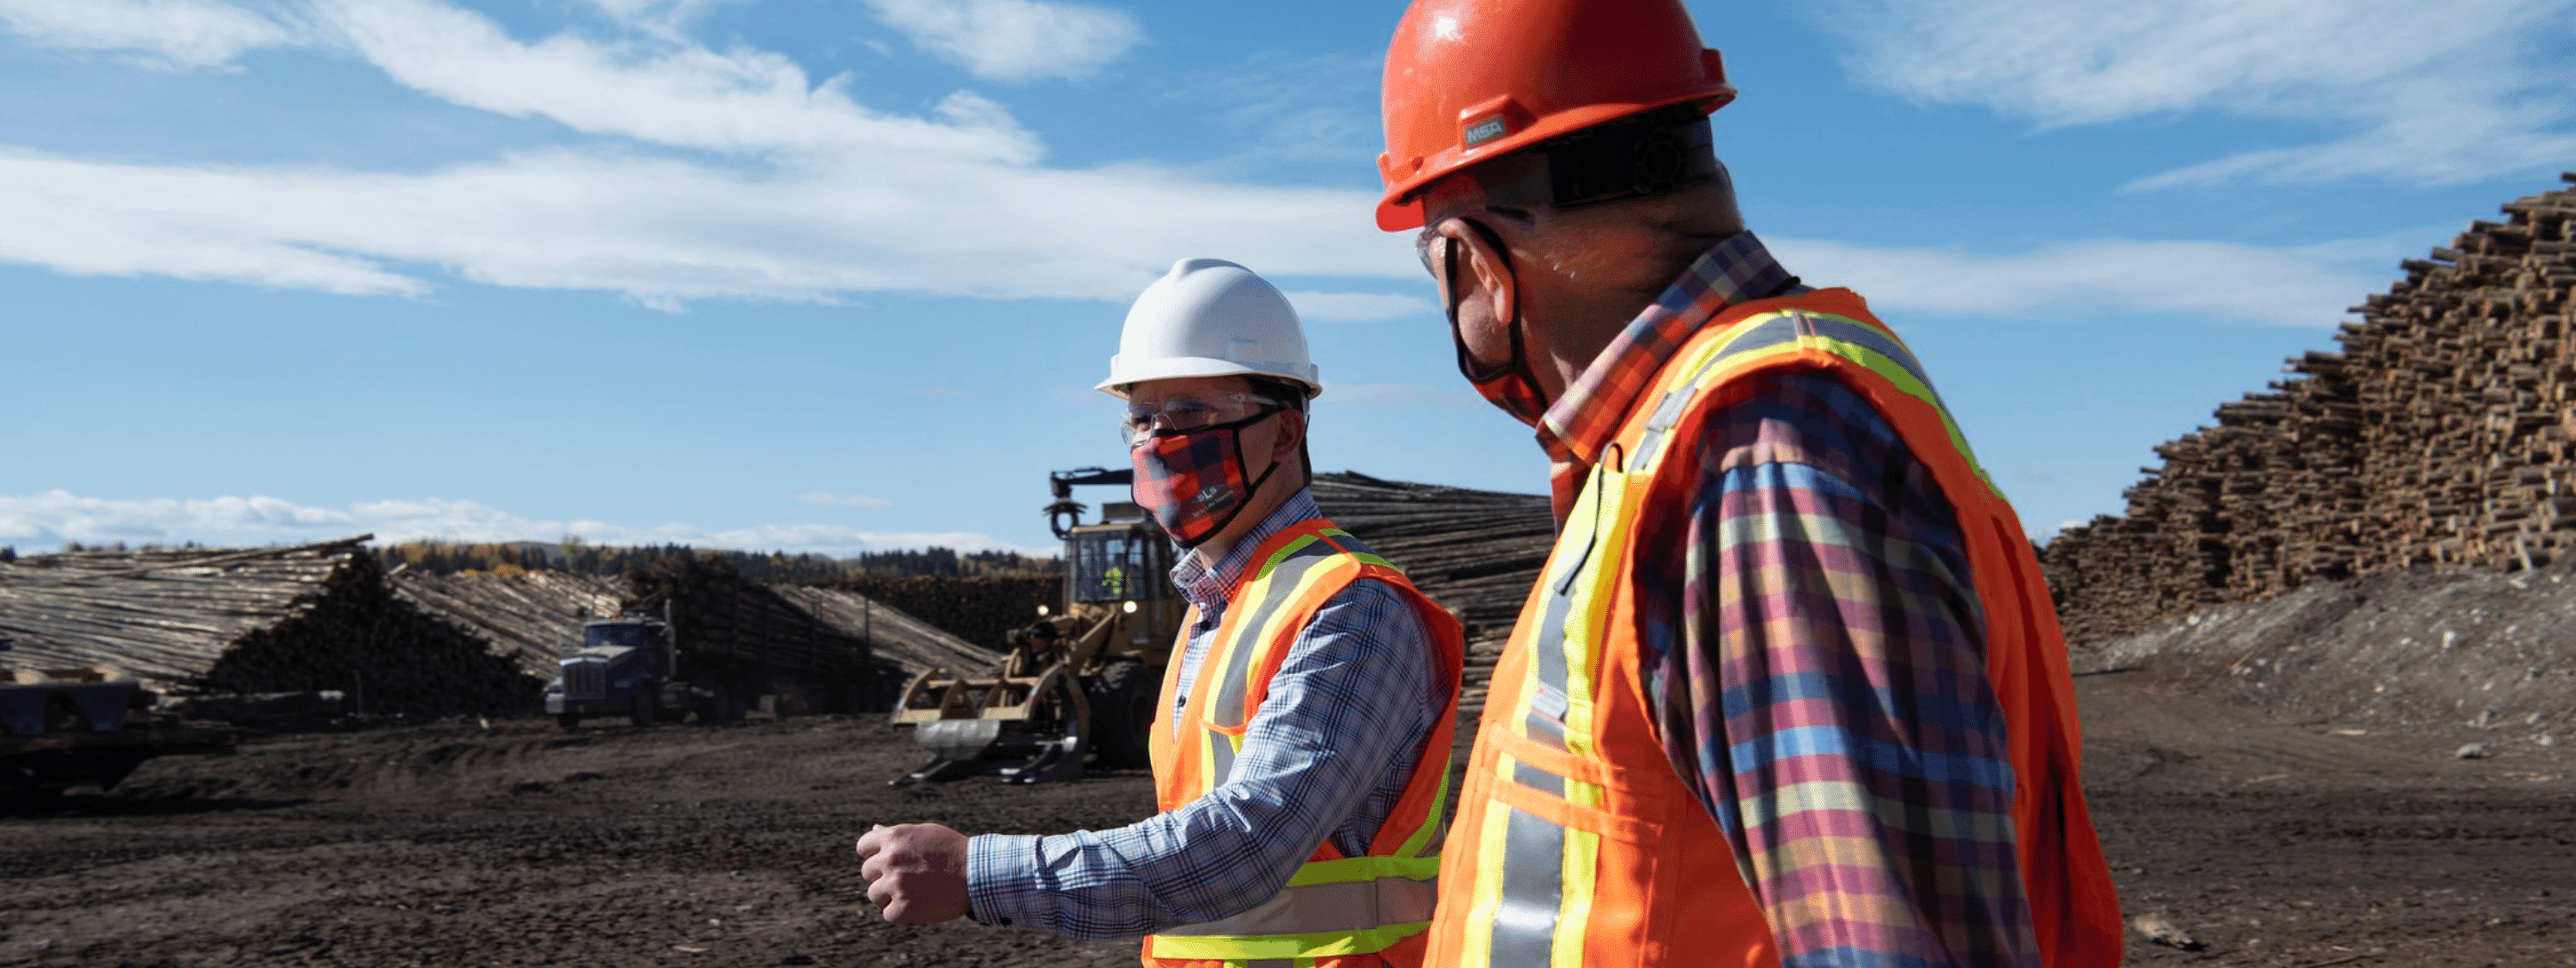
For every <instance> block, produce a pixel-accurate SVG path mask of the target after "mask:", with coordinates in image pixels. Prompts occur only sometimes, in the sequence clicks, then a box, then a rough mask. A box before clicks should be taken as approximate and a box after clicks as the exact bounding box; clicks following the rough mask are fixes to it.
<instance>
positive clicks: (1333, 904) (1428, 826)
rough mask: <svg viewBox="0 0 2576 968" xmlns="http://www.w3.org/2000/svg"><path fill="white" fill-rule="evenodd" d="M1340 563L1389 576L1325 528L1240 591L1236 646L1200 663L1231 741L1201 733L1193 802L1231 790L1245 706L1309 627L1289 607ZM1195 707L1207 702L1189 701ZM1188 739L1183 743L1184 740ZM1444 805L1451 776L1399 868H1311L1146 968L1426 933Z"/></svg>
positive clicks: (1171, 938) (1339, 862)
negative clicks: (1282, 652) (1273, 653)
mask: <svg viewBox="0 0 2576 968" xmlns="http://www.w3.org/2000/svg"><path fill="white" fill-rule="evenodd" d="M1345 542H1348V543H1347V544H1346V543H1345ZM1339 559H1348V560H1350V561H1353V562H1357V563H1360V564H1372V565H1380V566H1383V567H1387V568H1389V569H1393V568H1394V566H1393V565H1390V564H1387V562H1386V560H1385V559H1383V558H1380V557H1378V556H1377V555H1374V554H1370V553H1368V552H1365V551H1362V550H1359V549H1358V547H1356V539H1351V537H1350V533H1349V532H1346V531H1343V530H1341V529H1338V528H1323V529H1318V530H1317V531H1316V532H1315V533H1314V534H1310V535H1306V536H1303V537H1300V538H1298V539H1296V540H1293V541H1290V542H1289V543H1288V544H1287V545H1285V546H1284V547H1282V548H1280V549H1279V550H1278V551H1277V552H1274V553H1272V555H1271V556H1270V558H1269V559H1268V560H1265V561H1262V562H1260V563H1259V564H1258V565H1257V566H1256V567H1255V569H1254V571H1253V577H1252V578H1251V579H1250V580H1249V581H1247V582H1245V583H1244V586H1243V591H1242V592H1241V593H1240V594H1239V595H1238V596H1237V601H1236V602H1235V604H1234V606H1233V607H1236V608H1247V609H1251V611H1249V612H1245V613H1243V614H1244V616H1245V619H1244V621H1243V622H1242V623H1241V624H1240V625H1239V626H1237V627H1236V628H1235V629H1234V633H1233V634H1232V635H1229V636H1225V637H1223V638H1221V639H1219V640H1218V641H1216V642H1214V643H1211V645H1210V648H1209V653H1208V655H1207V656H1206V657H1205V658H1204V659H1203V660H1202V661H1204V662H1208V663H1211V667H1212V668H1213V669H1214V670H1215V671H1214V673H1212V674H1213V675H1214V677H1215V678H1214V680H1213V681H1212V683H1211V690H1212V693H1213V694H1212V695H1210V696H1208V697H1206V701H1207V703H1208V705H1207V706H1206V707H1205V709H1206V711H1205V712H1204V713H1203V714H1202V722H1203V723H1204V724H1205V725H1206V726H1209V727H1214V726H1224V727H1226V730H1230V732H1228V731H1221V730H1218V729H1214V728H1203V729H1201V730H1200V732H1201V734H1202V736H1201V737H1200V738H1199V741H1198V747H1199V750H1200V754H1201V756H1202V759H1201V765H1202V766H1203V767H1204V768H1203V769H1202V770H1200V772H1199V776H1200V778H1201V780H1202V782H1204V783H1205V784H1206V786H1205V787H1204V788H1202V789H1201V790H1199V791H1197V792H1198V795H1200V796H1205V795H1206V794H1207V792H1208V791H1209V790H1213V789H1215V788H1216V787H1218V786H1220V785H1222V784H1224V783H1225V781H1226V778H1227V777H1228V776H1229V775H1230V774H1231V772H1232V770H1233V766H1234V758H1235V756H1236V755H1237V754H1238V753H1240V752H1241V751H1242V747H1243V733H1242V730H1243V728H1244V727H1245V726H1246V725H1248V722H1249V720H1250V718H1251V709H1250V705H1251V701H1250V696H1251V693H1252V690H1253V688H1254V687H1255V686H1256V685H1257V683H1255V682H1253V681H1252V680H1253V677H1254V676H1255V675H1257V674H1258V673H1259V670H1261V669H1263V668H1265V667H1266V666H1267V665H1268V663H1267V661H1266V659H1267V658H1268V652H1269V650H1271V649H1273V648H1286V647H1287V646H1288V645H1289V644H1290V642H1291V641H1293V639H1294V636H1293V635H1292V634H1289V633H1291V632H1293V631H1294V630H1292V629H1287V628H1284V627H1282V623H1285V622H1291V621H1299V620H1302V619H1303V618H1304V616H1302V615H1297V614H1291V613H1290V611H1289V606H1290V605H1291V604H1292V603H1295V602H1299V601H1305V600H1308V599H1309V598H1310V596H1311V594H1312V593H1313V591H1314V589H1315V587H1316V584H1317V583H1318V582H1322V581H1326V580H1328V579H1330V578H1332V577H1333V576H1334V575H1336V574H1347V572H1346V571H1344V570H1343V569H1341V568H1336V567H1333V566H1334V565H1335V564H1336V563H1337V560H1339ZM1191 701H1192V702H1198V701H1200V699H1199V697H1192V699H1191ZM1183 739H1184V741H1187V740H1188V737H1184V738H1183ZM1425 755H1440V756H1444V757H1445V756H1447V755H1448V751H1447V750H1426V751H1425ZM1447 796H1448V783H1447V777H1446V776H1445V775H1444V776H1443V777H1442V783H1441V798H1442V800H1441V803H1440V804H1435V805H1434V807H1433V809H1432V810H1431V811H1430V813H1429V815H1428V816H1427V817H1425V818H1424V821H1423V824H1422V825H1421V826H1420V827H1418V828H1416V829H1415V830H1413V831H1411V832H1410V833H1408V834H1407V835H1406V838H1405V840H1404V843H1403V845H1402V847H1400V848H1399V849H1398V852H1397V855H1396V856H1393V857H1346V858H1338V859H1334V860H1321V861H1317V860H1310V861H1307V862H1306V863H1305V864H1303V865H1300V866H1299V867H1298V868H1297V872H1296V873H1295V874H1293V875H1291V876H1290V878H1289V880H1288V884H1287V885H1286V886H1285V887H1283V888H1282V889H1281V890H1280V892H1279V893H1278V894H1275V895H1272V896H1271V897H1270V898H1269V899H1268V900H1266V901H1263V902H1262V903H1261V904H1259V905H1258V906H1255V907H1254V908H1252V909H1251V910H1248V911H1245V912H1243V913H1241V914H1237V915H1234V916H1233V917H1228V918H1223V919H1220V920H1217V921H1211V922H1207V923H1204V924H1193V925H1185V926H1182V927H1177V928H1172V929H1169V930H1166V931H1162V932H1159V933H1157V934H1155V935H1154V936H1153V939H1152V941H1151V945H1152V947H1151V948H1150V949H1149V950H1150V951H1151V953H1152V954H1151V956H1152V957H1154V958H1181V959H1200V960H1215V961H1236V962H1250V961H1280V962H1281V964H1283V965H1288V964H1294V963H1295V962H1297V961H1301V960H1302V961H1304V962H1306V963H1308V964H1311V963H1312V960H1313V959H1315V958H1319V957H1332V956H1338V955H1355V954H1369V953H1372V952H1377V951H1384V950H1386V949H1387V948H1388V947H1391V946H1393V945H1394V944H1395V943H1397V942H1399V941H1402V940H1404V939H1406V938H1408V937H1412V936H1413V935H1416V934H1420V933H1422V932H1423V931H1426V930H1429V928H1430V924H1431V914H1432V909H1433V906H1434V903H1435V902H1436V901H1438V899H1439V896H1440V889H1439V875H1440V857H1439V854H1438V846H1439V844H1438V834H1439V828H1440V824H1441V822H1442V817H1441V813H1442V811H1441V809H1440V807H1441V806H1442V805H1445V802H1446V798H1447ZM1390 819H1392V818H1390Z"/></svg>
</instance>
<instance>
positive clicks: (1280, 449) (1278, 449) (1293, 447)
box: [1270, 410, 1306, 461]
mask: <svg viewBox="0 0 2576 968" xmlns="http://www.w3.org/2000/svg"><path fill="white" fill-rule="evenodd" d="M1305 443H1306V414H1305V413H1304V412H1303V411H1298V410H1282V411H1279V439H1278V440H1277V441H1274V442H1272V443H1271V445H1270V459H1271V460H1275V461H1285V460H1287V459H1288V455H1290V454H1294V453H1296V452H1297V448H1298V447H1300V446H1302V445H1304V444H1305Z"/></svg>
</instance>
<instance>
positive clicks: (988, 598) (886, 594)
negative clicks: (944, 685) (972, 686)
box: [823, 575, 1064, 671]
mask: <svg viewBox="0 0 2576 968" xmlns="http://www.w3.org/2000/svg"><path fill="white" fill-rule="evenodd" d="M823 587H826V588H833V589H838V590H840V591H844V592H849V593H853V594H857V595H862V596H865V597H867V598H869V599H872V600H874V601H876V602H877V603H878V604H880V605H888V606H893V607H894V608H897V609H900V610H902V611H903V613H904V614H906V615H909V616H914V617H917V618H919V619H920V620H921V621H923V622H926V623H928V624H929V625H930V626H932V627H934V628H937V629H940V630H943V631H945V632H947V633H949V634H950V635H951V636H953V637H955V638H958V639H962V640H964V641H965V642H966V643H968V644H969V647H970V648H973V649H975V650H977V651H978V652H989V653H990V655H991V657H990V658H986V659H983V660H982V664H980V665H974V666H968V667H965V668H966V669H969V670H976V671H980V670H982V669H983V668H984V666H987V665H991V664H992V663H994V662H996V661H999V660H1000V655H1001V653H1000V652H999V651H998V650H1000V649H1001V648H1002V646H1003V643H1005V642H1007V641H1009V640H1010V639H1009V636H1010V633H1011V630H1013V629H1017V628H1022V627H1025V626H1027V625H1028V624H1029V623H1031V622H1035V621H1037V619H1038V606H1040V605H1050V606H1052V605H1060V604H1062V603H1063V602H1064V579H1063V578H1062V577H1060V576H1056V575H1031V576H994V575H979V576H975V577H972V578H951V577H945V576H935V575H915V576H912V577H909V578H893V577H888V576H884V575H851V576H848V577H845V578H842V579H840V580H838V581H834V582H831V583H829V584H827V585H825V586H823ZM957 658H960V659H963V658H965V656H958V657H957ZM946 668H948V669H949V670H950V671H960V669H959V667H957V666H946Z"/></svg>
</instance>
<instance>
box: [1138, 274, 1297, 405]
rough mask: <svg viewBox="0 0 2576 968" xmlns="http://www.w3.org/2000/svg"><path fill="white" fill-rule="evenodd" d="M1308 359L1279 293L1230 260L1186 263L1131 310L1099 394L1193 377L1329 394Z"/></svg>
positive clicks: (1150, 288) (1285, 300)
mask: <svg viewBox="0 0 2576 968" xmlns="http://www.w3.org/2000/svg"><path fill="white" fill-rule="evenodd" d="M1315 374H1316V370H1315V364H1314V363H1313V362H1312V361H1310V360H1308V359H1307V358H1306V331H1305V328H1304V327H1302V326H1299V325H1298V323H1297V310H1295V309H1294V308H1291V307H1290V306H1289V305H1288V297H1286V296H1283V295H1280V294H1279V288H1278V287H1276V286H1273V285H1271V284H1270V283H1269V282H1267V281H1265V280H1263V279H1262V278H1261V277H1260V276H1257V275H1254V274H1252V270H1250V269H1246V268H1244V267H1242V266H1239V265H1235V264H1234V263H1231V262H1227V261H1225V260H1223V259H1183V260H1181V261H1179V262H1175V263H1172V271H1170V272H1167V273H1164V274H1163V277H1162V278H1160V279H1156V280H1154V284H1153V285H1150V286H1147V287H1145V294H1144V295H1141V296H1138V297H1136V305H1134V306H1132V307H1130V308H1129V309H1128V310H1127V326H1126V328H1125V329H1123V330H1121V331H1120V332H1119V334H1118V355H1116V356H1112V357H1110V358H1109V379H1106V380H1102V381H1100V386H1099V389H1101V390H1103V391H1106V392H1108V393H1110V394H1112V395H1114V396H1119V397H1125V396H1126V395H1127V389H1126V388H1127V385H1128V384H1130V383H1137V382H1141V381H1144V380H1169V379H1174V378H1178V377H1191V376H1266V377H1273V378H1276V379H1281V380H1286V381H1288V382H1290V383H1295V384H1297V385H1299V386H1303V387H1305V388H1306V395H1307V396H1308V397H1312V396H1314V395H1316V394H1318V393H1322V392H1324V385H1323V384H1322V383H1321V382H1319V381H1318V380H1317V379H1316V375H1315Z"/></svg>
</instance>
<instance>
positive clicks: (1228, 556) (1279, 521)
mask: <svg viewBox="0 0 2576 968" xmlns="http://www.w3.org/2000/svg"><path fill="white" fill-rule="evenodd" d="M1323 516H1324V511H1323V509H1322V508H1319V507H1316V506H1315V495H1314V492H1313V491H1311V490H1309V489H1307V488H1303V487H1300V488H1298V489H1297V492H1296V493H1294V494H1291V495H1289V496H1288V499H1287V500H1285V501H1281V502H1279V507H1277V508H1276V509H1273V510H1272V511H1271V512H1270V515H1269V516H1268V517H1264V518H1262V519H1261V523H1260V524H1256V525H1253V526H1252V530H1251V531H1250V532H1247V533H1245V534H1244V536H1243V540H1241V541H1237V542H1235V543H1234V549H1233V550H1231V551H1228V552H1226V553H1225V559H1224V560H1222V561H1219V562H1217V563H1216V567H1214V568H1209V567H1207V566H1206V565H1202V564H1200V563H1199V556H1198V555H1196V554H1184V555H1182V556H1181V561H1180V564H1177V565H1173V566H1172V585H1173V586H1174V587H1177V588H1179V589H1180V590H1181V597H1182V598H1185V599H1188V600H1189V603H1190V604H1191V605H1192V606H1194V607H1196V608H1197V609H1198V610H1199V615H1200V616H1202V617H1208V616H1215V615H1222V614H1224V613H1225V603H1226V599H1227V598H1228V597H1229V596H1230V595H1231V594H1232V593H1233V591H1234V586H1235V585H1236V584H1237V583H1238V582H1240V581H1241V580H1242V577H1243V570H1244V569H1245V568H1247V567H1249V566H1250V565H1251V564H1252V553H1253V552H1255V551H1259V550H1261V543H1262V542H1264V541H1268V540H1270V536H1271V535H1274V534H1278V533H1279V532H1280V531H1282V530H1285V529H1286V528H1287V527H1288V526H1289V525H1292V524H1296V523H1297V522H1299V521H1305V520H1309V519H1313V518H1320V517H1323Z"/></svg>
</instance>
